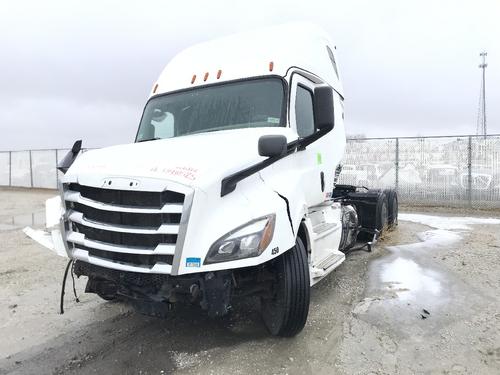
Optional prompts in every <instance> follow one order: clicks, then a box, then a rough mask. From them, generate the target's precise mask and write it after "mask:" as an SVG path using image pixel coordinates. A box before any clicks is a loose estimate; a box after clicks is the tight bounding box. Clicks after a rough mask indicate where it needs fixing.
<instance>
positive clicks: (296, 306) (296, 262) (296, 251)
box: [262, 238, 310, 337]
mask: <svg viewBox="0 0 500 375" xmlns="http://www.w3.org/2000/svg"><path fill="white" fill-rule="evenodd" d="M271 267H272V269H271V272H272V273H273V274H274V275H275V277H276V278H275V282H274V286H273V296H272V298H267V299H264V298H263V299H262V318H263V320H264V323H265V325H266V327H267V329H268V330H269V332H271V334H272V335H275V336H284V337H291V336H295V335H296V334H298V333H299V332H300V331H302V329H303V328H304V325H305V324H306V320H307V315H308V313H309V292H310V280H309V264H308V261H307V253H306V249H305V247H304V244H303V243H302V241H301V240H300V238H297V240H296V243H295V246H294V247H293V248H292V249H290V250H288V251H287V252H285V253H284V254H283V255H281V256H280V257H278V258H276V259H275V261H274V264H273V265H272V266H271Z"/></svg>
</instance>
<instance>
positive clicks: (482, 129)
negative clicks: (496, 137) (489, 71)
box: [476, 51, 488, 138]
mask: <svg viewBox="0 0 500 375" xmlns="http://www.w3.org/2000/svg"><path fill="white" fill-rule="evenodd" d="M479 56H480V57H481V59H482V62H481V64H479V68H480V69H482V70H483V78H482V80H481V91H480V93H479V108H478V112H477V126H476V134H477V135H482V136H484V138H486V135H487V134H488V133H487V128H486V67H487V66H488V64H486V56H488V53H486V52H484V51H483V52H481V53H480V54H479Z"/></svg>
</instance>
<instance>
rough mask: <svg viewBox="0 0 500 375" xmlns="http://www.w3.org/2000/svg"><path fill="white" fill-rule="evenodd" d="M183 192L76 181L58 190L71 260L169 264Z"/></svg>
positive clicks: (140, 266)
mask: <svg viewBox="0 0 500 375" xmlns="http://www.w3.org/2000/svg"><path fill="white" fill-rule="evenodd" d="M184 200H185V194H184V193H180V192H177V191H171V190H164V191H161V192H154V191H128V190H118V189H108V188H96V187H91V186H85V185H80V184H76V183H71V184H67V185H66V186H65V189H64V202H65V206H66V218H67V220H68V221H67V233H66V235H67V236H66V239H67V242H68V246H69V248H70V249H72V250H73V256H74V257H75V258H76V259H79V260H83V261H86V262H89V263H92V264H96V265H101V266H105V267H109V268H115V269H127V270H135V271H138V272H149V271H151V270H153V269H154V268H155V267H156V268H158V267H160V269H161V270H162V273H169V272H165V270H170V269H171V266H172V264H173V259H174V254H175V248H176V244H177V239H178V234H179V228H180V225H181V219H182V212H183V204H184Z"/></svg>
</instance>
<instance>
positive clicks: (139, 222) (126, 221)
mask: <svg viewBox="0 0 500 375" xmlns="http://www.w3.org/2000/svg"><path fill="white" fill-rule="evenodd" d="M66 207H68V208H70V209H72V210H73V211H76V212H80V213H82V214H83V217H84V218H85V219H87V220H89V221H94V222H99V223H103V224H116V225H125V226H137V227H148V228H158V227H160V226H161V225H162V224H179V223H180V221H181V214H171V213H162V214H160V213H155V214H143V213H136V212H114V211H104V210H100V209H97V208H93V207H89V206H85V205H83V204H81V203H69V204H68V202H66Z"/></svg>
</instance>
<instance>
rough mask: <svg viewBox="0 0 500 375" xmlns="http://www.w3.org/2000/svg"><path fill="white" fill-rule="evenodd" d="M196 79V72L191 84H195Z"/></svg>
mask: <svg viewBox="0 0 500 375" xmlns="http://www.w3.org/2000/svg"><path fill="white" fill-rule="evenodd" d="M194 81H196V74H193V78H191V84H193V83H194Z"/></svg>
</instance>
